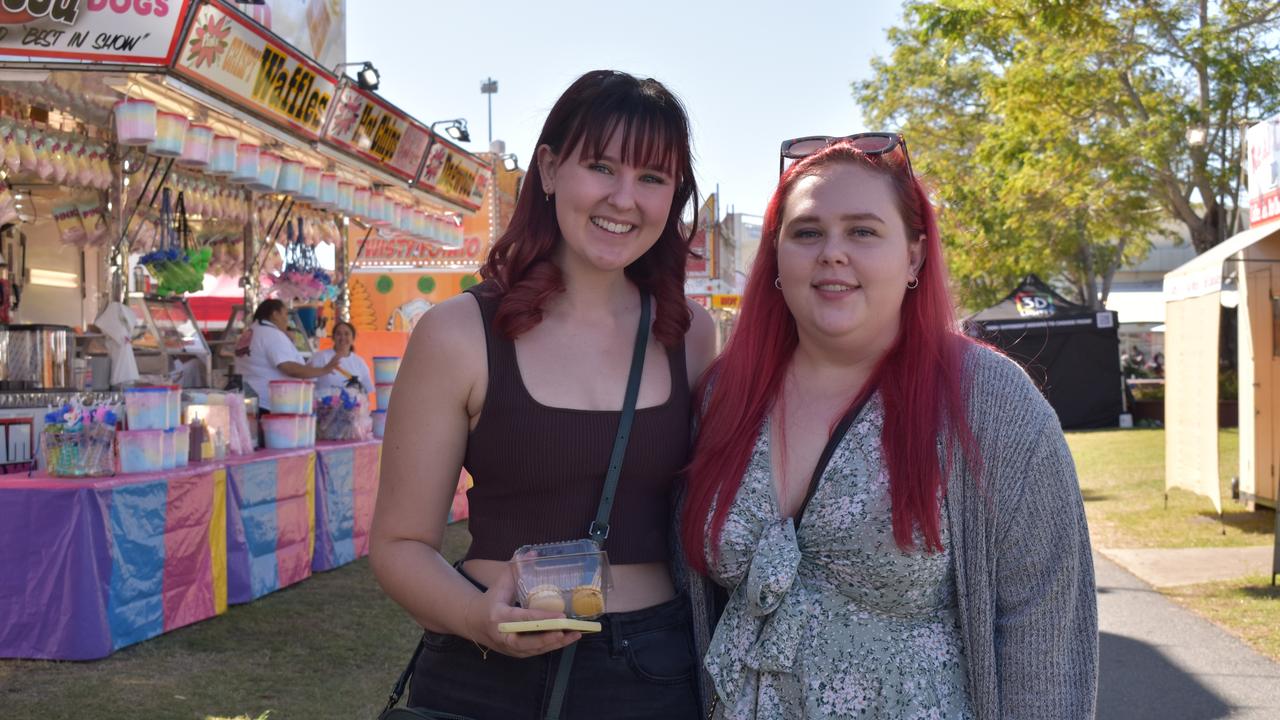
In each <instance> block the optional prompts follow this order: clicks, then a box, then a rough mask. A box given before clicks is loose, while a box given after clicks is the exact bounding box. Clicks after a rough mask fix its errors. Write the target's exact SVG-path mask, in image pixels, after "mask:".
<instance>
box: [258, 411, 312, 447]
mask: <svg viewBox="0 0 1280 720" xmlns="http://www.w3.org/2000/svg"><path fill="white" fill-rule="evenodd" d="M306 417H309V416H305V415H275V414H272V415H263V416H262V438H263V442H264V444H265V445H266V446H267V447H268V448H270V449H272V450H290V449H292V448H298V447H305V446H304V445H303V444H302V443H303V438H304V435H303V432H304V430H305V429H306V427H307V421H306V419H305V418H306Z"/></svg>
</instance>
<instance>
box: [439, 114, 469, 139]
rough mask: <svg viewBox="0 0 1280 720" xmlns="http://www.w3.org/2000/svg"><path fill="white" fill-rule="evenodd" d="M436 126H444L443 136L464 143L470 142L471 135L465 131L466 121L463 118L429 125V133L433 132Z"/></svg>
mask: <svg viewBox="0 0 1280 720" xmlns="http://www.w3.org/2000/svg"><path fill="white" fill-rule="evenodd" d="M437 125H445V126H446V127H445V129H444V132H445V134H446V135H448V136H449V137H451V138H453V139H454V140H457V141H458V142H464V143H469V142H471V133H470V132H468V131H467V121H466V120H465V119H464V118H454V119H453V120H437V121H435V122H433V123H431V132H435V130H436V126H437Z"/></svg>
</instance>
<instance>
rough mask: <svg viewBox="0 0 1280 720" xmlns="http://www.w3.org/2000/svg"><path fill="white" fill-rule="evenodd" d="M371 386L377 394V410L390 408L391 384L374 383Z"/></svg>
mask: <svg viewBox="0 0 1280 720" xmlns="http://www.w3.org/2000/svg"><path fill="white" fill-rule="evenodd" d="M373 385H374V388H375V389H376V390H377V393H378V409H379V410H386V409H387V408H389V407H391V383H380V382H377V381H375V382H374V383H373Z"/></svg>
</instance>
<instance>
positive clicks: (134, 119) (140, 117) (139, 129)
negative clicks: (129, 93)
mask: <svg viewBox="0 0 1280 720" xmlns="http://www.w3.org/2000/svg"><path fill="white" fill-rule="evenodd" d="M115 113H116V142H118V143H120V144H121V145H149V144H151V141H152V140H155V139H156V104H155V103H153V102H151V101H150V100H134V99H132V98H125V99H124V100H121V101H120V102H118V103H116V107H115Z"/></svg>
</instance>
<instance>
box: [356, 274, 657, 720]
mask: <svg viewBox="0 0 1280 720" xmlns="http://www.w3.org/2000/svg"><path fill="white" fill-rule="evenodd" d="M649 314H650V310H649V293H648V292H646V291H645V290H641V291H640V327H639V328H638V329H637V330H636V345H635V350H634V351H633V352H632V354H631V371H630V374H629V375H628V376H627V394H626V396H625V398H624V399H623V401H622V419H621V420H620V421H619V422H618V435H617V436H616V437H615V438H614V441H613V453H612V454H611V455H610V456H609V471H608V473H606V474H605V479H604V490H603V491H602V492H601V493H600V505H599V506H598V507H597V508H596V517H595V520H593V521H592V522H591V527H590V529H589V530H588V535H589V537H590V538H591V540H592V541H593V542H595V544H596V546H598V547H603V546H604V541H605V538H607V537H608V536H609V513H610V511H612V510H613V498H614V495H615V494H616V492H617V490H618V476H619V475H620V474H621V473H622V459H623V457H624V456H625V455H626V453H627V441H628V440H629V439H630V437H631V425H632V423H633V422H634V421H635V418H636V398H637V397H639V395H640V377H641V376H642V375H643V374H644V355H645V348H646V347H648V345H649ZM425 642H426V636H425V635H424V636H423V639H422V640H419V641H418V647H417V648H416V649H415V650H414V651H413V657H412V658H410V659H409V664H408V666H406V667H405V669H404V672H402V673H400V678H399V679H398V680H396V684H395V686H394V687H392V688H391V695H390V697H388V698H387V705H386V707H385V708H383V710H382V713H381V714H379V715H378V720H471V719H470V718H467V717H465V716H462V715H455V714H453V713H447V712H440V711H438V710H429V709H426V708H407V707H406V708H401V707H396V705H397V704H399V702H400V698H401V697H402V696H404V691H405V689H406V688H408V686H409V679H410V678H411V677H412V676H413V667H414V665H416V664H417V662H418V656H420V655H421V654H422V650H423V648H424V647H425V646H426V645H425ZM577 650H578V644H577V643H574V644H572V645H569V646H566V647H565V648H564V649H563V650H561V652H560V665H559V667H558V668H557V669H556V681H555V685H553V686H552V688H551V698H550V700H549V701H548V703H547V715H546V720H560V711H561V709H562V708H563V707H564V696H565V693H566V692H567V691H568V689H569V673H570V671H571V670H572V669H573V657H574V655H575V654H576V653H577Z"/></svg>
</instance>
